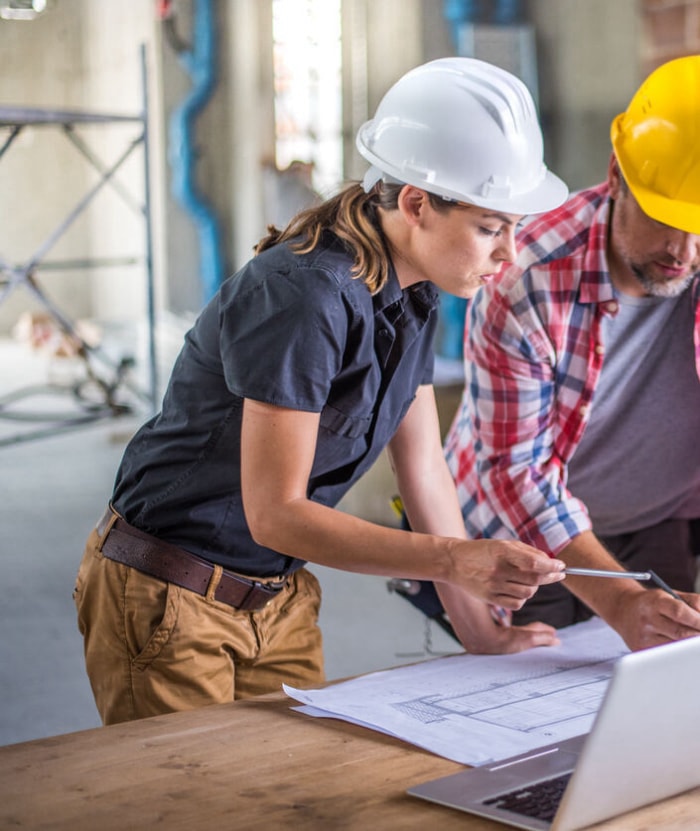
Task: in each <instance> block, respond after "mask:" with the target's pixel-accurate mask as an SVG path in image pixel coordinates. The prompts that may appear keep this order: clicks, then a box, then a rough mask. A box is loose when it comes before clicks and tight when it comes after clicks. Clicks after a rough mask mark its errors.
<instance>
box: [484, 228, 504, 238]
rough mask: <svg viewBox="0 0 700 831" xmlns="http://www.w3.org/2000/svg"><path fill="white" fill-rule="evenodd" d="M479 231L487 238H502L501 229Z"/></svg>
mask: <svg viewBox="0 0 700 831" xmlns="http://www.w3.org/2000/svg"><path fill="white" fill-rule="evenodd" d="M479 230H480V231H481V233H482V234H486V236H487V237H500V236H501V230H500V228H499V230H498V231H493V230H492V229H491V228H484V227H480V228H479Z"/></svg>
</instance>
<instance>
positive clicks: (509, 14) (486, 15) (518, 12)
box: [443, 0, 523, 44]
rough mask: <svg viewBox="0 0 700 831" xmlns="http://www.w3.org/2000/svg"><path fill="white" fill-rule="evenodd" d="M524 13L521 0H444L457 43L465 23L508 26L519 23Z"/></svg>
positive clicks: (447, 17)
mask: <svg viewBox="0 0 700 831" xmlns="http://www.w3.org/2000/svg"><path fill="white" fill-rule="evenodd" d="M522 14H523V10H522V8H521V2H520V0H491V2H480V0H443V15H444V17H445V20H446V21H447V23H448V25H449V27H450V31H451V33H452V39H453V41H454V42H455V44H459V30H460V27H461V26H462V25H464V24H465V23H496V24H497V25H502V26H507V25H509V24H513V23H518V22H519V21H520V20H521V18H522Z"/></svg>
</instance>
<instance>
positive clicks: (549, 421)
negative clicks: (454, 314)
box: [445, 185, 700, 556]
mask: <svg viewBox="0 0 700 831" xmlns="http://www.w3.org/2000/svg"><path fill="white" fill-rule="evenodd" d="M609 210H610V201H609V195H608V189H607V186H606V185H599V186H597V187H595V188H591V189H588V190H585V191H580V192H579V193H578V194H575V195H574V196H573V197H572V198H571V199H570V200H569V201H568V202H567V203H566V204H565V205H563V206H562V207H561V208H558V209H557V210H555V211H553V212H550V213H549V214H548V215H546V216H544V217H540V218H535V219H534V220H533V221H532V222H530V223H529V224H528V225H527V227H526V228H525V229H524V231H523V232H522V233H521V236H520V240H519V241H520V249H521V250H520V254H519V256H518V262H517V264H515V265H513V266H510V267H509V268H507V269H506V270H505V271H504V272H503V273H502V274H501V275H500V276H499V277H498V278H497V279H496V280H494V281H492V282H491V283H489V284H488V285H486V286H485V287H484V288H482V289H481V290H480V292H479V293H478V294H477V296H476V297H475V298H474V300H473V301H472V303H471V307H470V309H469V312H468V315H467V317H468V320H467V325H466V330H465V372H466V385H465V392H464V396H463V399H462V404H461V407H460V409H459V411H458V413H457V415H456V416H455V420H454V422H453V424H452V427H451V430H450V432H449V433H448V436H447V439H446V443H445V450H446V456H447V460H448V464H449V466H450V469H451V471H452V475H453V477H454V479H455V482H456V484H457V490H458V493H459V498H460V503H461V505H462V512H463V515H464V521H465V526H466V529H467V533H468V534H469V535H470V536H471V537H473V538H478V537H501V538H519V539H521V540H523V541H524V542H527V543H529V544H530V545H533V546H535V547H537V548H540V549H542V550H543V551H546V552H548V553H549V554H550V555H552V556H555V555H557V554H558V553H559V552H560V551H561V549H562V548H564V547H565V546H566V545H567V544H568V543H569V542H571V540H572V539H573V538H574V537H576V536H577V535H578V534H580V533H582V532H583V531H586V530H589V529H590V528H591V520H590V518H589V516H588V512H587V510H586V507H585V505H584V504H583V503H582V502H581V501H579V500H578V499H576V498H574V497H573V496H572V495H571V494H570V493H569V491H568V490H567V487H566V478H567V463H568V462H569V460H570V459H571V457H572V455H573V453H574V451H575V449H576V447H577V445H578V443H579V441H580V439H581V436H582V435H583V431H584V430H585V427H586V423H587V420H588V416H589V412H590V408H591V402H592V400H593V393H594V390H595V388H596V383H597V381H598V378H599V376H600V371H601V368H602V366H603V357H604V351H605V349H604V345H603V342H602V333H601V322H602V319H603V316H604V315H616V314H617V310H618V304H617V301H616V299H615V294H614V291H613V286H612V283H611V282H610V277H609V274H608V267H607V262H606V256H605V245H606V238H607V224H608V222H607V221H608V215H609ZM692 300H693V303H694V304H695V360H696V367H697V368H698V375H699V376H700V304H699V303H698V280H697V279H696V280H695V283H694V285H693V287H692Z"/></svg>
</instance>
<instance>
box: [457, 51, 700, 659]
mask: <svg viewBox="0 0 700 831" xmlns="http://www.w3.org/2000/svg"><path fill="white" fill-rule="evenodd" d="M611 137H612V144H613V153H612V155H611V158H610V163H609V167H608V174H607V181H606V182H605V183H604V184H601V185H598V186H597V187H594V188H591V189H588V190H584V191H581V192H579V193H578V194H575V195H573V196H572V197H571V198H570V199H569V201H568V202H567V203H566V204H565V205H563V206H562V207H560V208H557V209H555V210H553V211H550V212H549V213H546V214H543V215H540V216H539V217H537V218H536V219H534V220H532V221H531V222H530V223H529V224H528V225H527V227H526V228H525V230H524V231H523V232H522V233H521V235H520V238H519V244H520V254H519V258H518V261H517V263H516V264H515V265H513V266H511V267H509V268H508V269H506V270H505V271H504V272H503V273H502V274H501V275H500V277H499V278H498V279H497V280H495V281H492V283H491V284H489V285H488V286H486V287H484V288H483V289H482V290H481V291H480V292H479V294H478V295H477V296H476V298H475V299H474V301H473V302H472V307H471V309H470V311H469V313H468V322H467V330H468V332H467V340H466V345H465V363H466V372H467V384H466V389H465V393H464V398H463V402H462V406H461V409H460V411H459V412H458V414H457V416H456V418H455V421H454V424H453V426H452V429H451V431H450V433H449V435H448V438H447V442H446V453H447V458H448V462H449V465H450V469H451V471H452V474H453V476H454V478H455V480H456V482H457V486H458V491H459V496H460V502H461V505H462V511H463V516H464V519H465V524H466V528H467V532H468V534H469V535H471V536H474V537H487V538H488V537H500V538H512V537H516V538H519V539H520V540H522V541H524V542H527V543H529V544H530V545H533V546H535V547H537V548H540V549H542V550H544V551H547V552H548V553H549V554H550V555H551V556H556V557H559V558H560V559H562V560H563V561H564V562H565V563H566V564H567V565H568V566H569V567H586V568H595V569H605V570H615V571H620V570H623V569H625V570H635V571H641V570H643V571H646V570H648V569H652V570H654V571H656V572H657V573H658V575H659V576H660V577H661V578H662V579H664V580H665V581H666V583H668V584H670V585H671V586H672V587H673V588H674V589H676V591H677V592H678V595H679V597H680V598H681V599H675V598H674V597H673V596H672V595H670V594H669V593H666V592H664V591H661V590H658V589H656V590H653V589H652V590H648V589H647V586H646V585H645V584H643V583H639V582H636V581H634V580H632V579H608V578H602V577H598V578H595V577H591V576H578V577H573V576H571V577H568V578H567V579H566V581H565V582H563V583H562V584H561V585H559V586H557V585H553V586H547V587H543V588H541V589H540V590H539V591H538V592H537V594H536V595H535V596H534V597H533V598H532V599H531V600H530V601H528V602H527V603H526V604H525V606H524V607H523V608H522V609H521V610H520V611H519V612H516V613H514V614H513V622H514V623H516V624H517V623H524V622H527V621H532V620H540V621H545V622H547V623H549V624H551V625H554V626H556V627H561V626H566V625H569V624H571V623H574V622H576V621H579V620H584V619H586V617H588V616H590V615H591V613H592V612H594V613H596V614H598V615H600V616H601V617H603V618H604V619H605V620H607V621H608V622H609V623H610V624H611V625H612V626H613V627H614V628H615V629H616V630H617V631H618V632H619V633H620V634H621V635H622V637H623V638H624V639H625V641H626V643H627V644H628V646H629V647H630V648H631V649H641V648H645V647H648V646H653V645H656V644H661V643H664V642H667V641H669V640H675V639H678V638H684V637H690V636H694V635H700V597H698V595H697V594H694V593H693V588H694V583H695V578H696V560H695V555H696V553H700V549H699V548H698V547H697V546H694V539H695V538H696V537H697V536H698V532H699V531H700V441H699V440H698V435H697V434H698V428H700V383H699V382H698V376H699V375H700V56H691V57H687V58H681V59H678V60H674V61H671V62H669V63H667V64H665V65H663V66H662V67H660V68H659V69H657V70H656V71H655V72H653V73H652V74H651V75H650V76H649V78H648V79H647V80H646V81H645V83H644V84H643V85H642V87H641V88H640V89H639V91H638V92H637V93H636V94H635V96H634V97H633V99H632V101H631V103H630V105H629V107H628V109H627V111H626V112H625V113H622V114H621V115H619V116H618V117H617V118H616V119H615V120H614V122H613V124H612V130H611ZM613 555H615V556H613Z"/></svg>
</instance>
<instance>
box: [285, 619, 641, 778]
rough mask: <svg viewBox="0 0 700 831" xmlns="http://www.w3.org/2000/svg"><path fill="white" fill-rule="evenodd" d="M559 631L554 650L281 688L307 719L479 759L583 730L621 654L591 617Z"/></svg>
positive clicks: (458, 758)
mask: <svg viewBox="0 0 700 831" xmlns="http://www.w3.org/2000/svg"><path fill="white" fill-rule="evenodd" d="M559 635H560V639H561V644H560V645H559V646H555V647H540V648H538V649H531V650H528V651H526V652H520V653H518V654H516V655H467V654H459V655H452V656H449V657H445V658H435V659H433V660H430V661H424V662H422V663H419V664H413V665H411V666H402V667H397V668H395V669H389V670H384V671H382V672H374V673H371V674H369V675H364V676H361V677H359V678H355V679H352V680H350V681H345V682H342V683H339V684H334V685H331V686H328V687H324V688H323V689H317V690H298V689H294V688H292V687H288V686H286V685H285V687H284V690H285V692H286V693H287V695H289V696H290V697H291V698H293V699H295V700H296V701H298V702H300V703H301V704H303V705H304V706H302V707H299V708H297V709H298V710H300V711H301V712H304V713H307V714H308V715H311V716H325V717H332V718H340V719H344V720H346V721H351V722H353V723H356V724H361V725H363V726H365V727H369V728H371V729H374V730H378V731H380V732H383V733H387V734H389V735H392V736H396V737H397V738H399V739H403V740H404V741H407V742H410V743H412V744H414V745H417V746H418V747H422V748H424V749H426V750H429V751H431V752H433V753H436V754H437V755H439V756H444V757H445V758H447V759H452V760H453V761H455V762H460V763H462V764H466V765H483V764H487V763H490V762H493V761H496V760H498V759H504V758H506V757H507V756H512V755H514V754H516V753H523V752H526V751H528V750H531V749H534V748H537V747H541V746H542V745H544V744H549V743H551V742H556V741H560V740H562V739H566V738H570V737H571V736H576V735H580V734H582V733H588V732H589V731H590V729H591V726H592V724H593V719H594V718H595V714H596V712H597V711H598V708H599V706H600V702H601V700H602V697H603V694H604V692H605V690H606V688H607V685H608V681H609V679H610V674H611V672H612V667H613V664H614V663H615V661H616V660H617V659H618V658H619V657H620V656H622V655H624V654H625V653H626V652H628V651H629V650H628V649H627V647H626V646H625V644H624V642H623V640H622V639H621V638H620V636H619V635H618V634H617V633H616V632H615V631H614V630H613V629H611V628H610V627H609V626H608V625H607V624H605V623H604V622H603V621H601V620H600V619H599V618H593V619H592V620H589V621H586V622H585V623H579V624H576V625H575V626H570V627H568V628H566V629H562V630H560V632H559Z"/></svg>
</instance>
